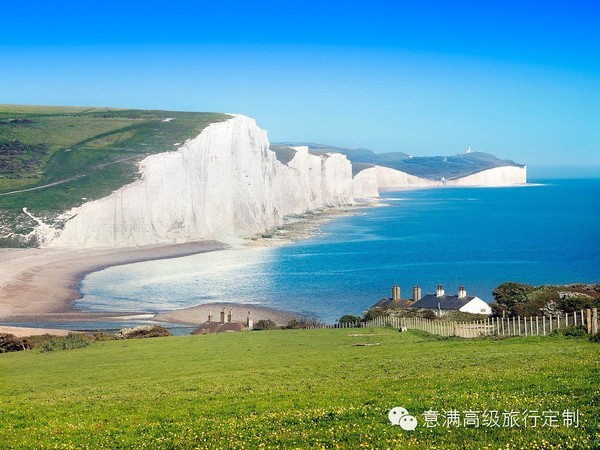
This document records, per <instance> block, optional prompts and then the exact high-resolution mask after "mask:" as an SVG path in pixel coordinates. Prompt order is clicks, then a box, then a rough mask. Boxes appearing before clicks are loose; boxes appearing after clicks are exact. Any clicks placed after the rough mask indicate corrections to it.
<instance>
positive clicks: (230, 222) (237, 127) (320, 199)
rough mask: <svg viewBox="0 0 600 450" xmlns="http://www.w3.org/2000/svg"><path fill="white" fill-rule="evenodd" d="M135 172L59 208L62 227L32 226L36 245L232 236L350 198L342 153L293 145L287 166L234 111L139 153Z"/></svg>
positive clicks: (250, 122)
mask: <svg viewBox="0 0 600 450" xmlns="http://www.w3.org/2000/svg"><path fill="white" fill-rule="evenodd" d="M140 170H141V173H142V176H141V179H140V180H138V181H136V182H134V183H132V184H130V185H127V186H124V187H122V188H121V189H119V190H117V191H115V192H113V193H112V194H111V195H109V196H107V197H105V198H102V199H100V200H96V201H92V202H89V203H86V204H84V205H82V206H80V207H77V208H73V209H72V210H70V211H69V212H67V213H66V214H65V219H67V220H66V223H65V225H64V228H63V229H62V230H56V229H50V228H49V227H47V226H40V227H38V230H37V233H38V237H39V239H40V241H41V242H42V245H43V246H47V247H55V246H65V247H129V246H138V245H150V244H156V243H180V242H189V241H195V240H202V239H216V240H221V241H224V242H236V241H237V240H239V238H241V237H250V236H254V235H256V234H257V233H261V232H263V231H264V230H266V229H268V228H270V227H272V226H275V225H280V224H281V223H282V220H283V217H284V216H286V215H288V214H297V213H302V212H305V211H307V210H310V209H315V208H317V207H321V206H324V205H329V206H337V205H342V204H347V203H352V202H353V201H354V196H353V193H352V167H351V164H350V161H348V159H346V157H345V156H343V155H330V156H323V157H319V156H315V155H310V154H309V153H308V149H306V148H298V149H297V151H296V155H295V156H294V158H293V159H292V161H291V162H290V163H289V166H286V165H284V164H282V163H280V162H279V161H277V159H276V157H275V154H274V153H273V152H272V151H270V150H269V142H268V140H267V136H266V132H265V131H263V130H261V129H260V128H258V126H257V125H256V123H255V121H254V120H253V119H250V118H248V117H244V116H234V117H232V118H231V119H230V120H228V121H226V122H220V123H215V124H212V125H210V126H209V127H207V128H206V129H205V130H204V131H203V132H202V133H201V134H200V135H198V136H197V137H196V138H194V139H191V140H189V141H188V142H186V143H185V145H183V146H182V147H181V148H180V149H179V150H177V151H174V152H168V153H161V154H158V155H153V156H149V157H147V158H145V159H144V160H143V161H142V163H141V164H140Z"/></svg>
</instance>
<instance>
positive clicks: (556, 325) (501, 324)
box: [310, 308, 599, 338]
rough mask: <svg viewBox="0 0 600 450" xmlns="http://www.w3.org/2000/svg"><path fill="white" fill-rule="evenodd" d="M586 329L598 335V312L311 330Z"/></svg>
mask: <svg viewBox="0 0 600 450" xmlns="http://www.w3.org/2000/svg"><path fill="white" fill-rule="evenodd" d="M573 325H582V326H584V327H585V329H586V331H587V332H588V333H590V334H596V333H598V329H599V323H598V309H597V308H594V309H586V310H581V311H576V312H573V313H568V314H562V315H549V316H548V317H546V316H542V317H520V316H513V317H489V318H487V319H482V320H476V321H471V322H450V321H444V320H429V319H422V318H419V317H390V316H382V317H377V318H375V319H373V320H370V321H368V322H357V323H335V324H329V325H317V326H314V327H310V328H363V327H383V326H392V327H394V328H397V329H401V330H423V331H427V332H428V333H433V334H439V335H440V336H460V337H464V338H474V337H481V336H492V335H494V336H547V335H549V334H551V333H552V332H553V331H554V330H559V329H561V328H566V327H568V326H573Z"/></svg>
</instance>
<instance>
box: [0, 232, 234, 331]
mask: <svg viewBox="0 0 600 450" xmlns="http://www.w3.org/2000/svg"><path fill="white" fill-rule="evenodd" d="M225 247H226V246H225V245H224V244H222V243H220V242H216V241H202V242H191V243H186V244H175V245H152V246H147V247H137V248H123V249H98V250H73V249H0V318H2V319H4V320H6V319H7V318H10V317H14V316H20V318H21V319H22V318H23V316H29V315H32V316H40V315H45V314H53V313H68V312H70V311H73V310H72V304H73V301H74V300H76V299H78V298H81V294H80V293H79V291H78V287H79V283H80V282H81V279H82V278H83V277H84V276H85V275H86V274H88V273H90V272H94V271H97V270H100V269H102V268H105V267H109V266H116V265H122V264H130V263H134V262H141V261H149V260H156V259H166V258H177V257H181V256H188V255H193V254H197V253H203V252H208V251H214V250H221V249H223V248H225ZM104 316H106V313H104Z"/></svg>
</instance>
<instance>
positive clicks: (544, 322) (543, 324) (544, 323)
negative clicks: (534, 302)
mask: <svg viewBox="0 0 600 450" xmlns="http://www.w3.org/2000/svg"><path fill="white" fill-rule="evenodd" d="M542 333H543V334H544V336H546V316H542Z"/></svg>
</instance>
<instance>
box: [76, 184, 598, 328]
mask: <svg viewBox="0 0 600 450" xmlns="http://www.w3.org/2000/svg"><path fill="white" fill-rule="evenodd" d="M382 199H383V206H380V207H373V208H365V209H363V210H361V211H360V212H359V214H357V215H353V216H348V217H338V218H336V219H333V220H331V221H329V222H327V223H326V224H325V225H324V226H323V227H322V230H321V231H320V232H319V233H317V234H316V235H315V236H313V237H312V238H310V239H305V240H300V241H297V242H296V243H294V244H292V245H288V246H283V247H274V248H245V249H241V250H230V251H221V252H213V253H205V254H200V255H195V256H189V257H184V258H176V259H171V260H161V261H151V262H144V263H137V264H131V265H127V266H119V267H112V268H108V269H105V270H101V271H99V272H96V273H93V274H90V275H88V276H87V277H86V278H85V279H84V280H83V283H82V286H81V292H82V293H83V295H84V296H83V298H82V299H81V300H80V301H78V302H76V305H75V306H76V307H77V308H82V309H87V310H94V311H98V310H110V311H116V310H118V311H132V312H133V311H135V312H160V311H164V310H170V309H175V308H181V307H185V306H193V305H197V304H201V303H209V302H239V303H252V304H257V305H264V306H269V307H273V308H278V309H282V310H286V311H292V312H298V313H302V314H306V315H309V316H315V317H318V318H320V319H321V320H323V321H326V322H332V321H334V320H335V319H337V318H339V317H340V316H341V315H343V314H360V313H361V312H363V311H364V310H366V309H367V308H369V307H370V306H372V305H373V304H374V303H376V302H377V301H379V300H380V299H381V298H382V297H391V289H392V285H394V284H398V285H399V286H400V287H401V289H402V297H411V295H412V288H413V286H415V285H419V286H421V289H422V292H423V294H425V293H427V292H435V289H436V287H437V285H438V284H443V285H444V287H445V290H446V292H447V293H455V292H456V291H457V290H458V287H459V286H465V287H466V289H467V294H468V295H477V296H479V297H480V298H482V299H484V300H486V301H489V302H491V301H492V300H493V297H492V290H493V289H494V288H495V287H496V286H498V285H499V284H500V283H503V282H505V281H519V282H522V283H529V284H534V285H539V284H563V283H575V282H586V283H588V282H600V180H598V179H593V180H539V181H535V182H532V184H531V185H528V186H523V187H510V188H439V189H424V190H414V191H402V192H387V193H384V194H383V195H382Z"/></svg>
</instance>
